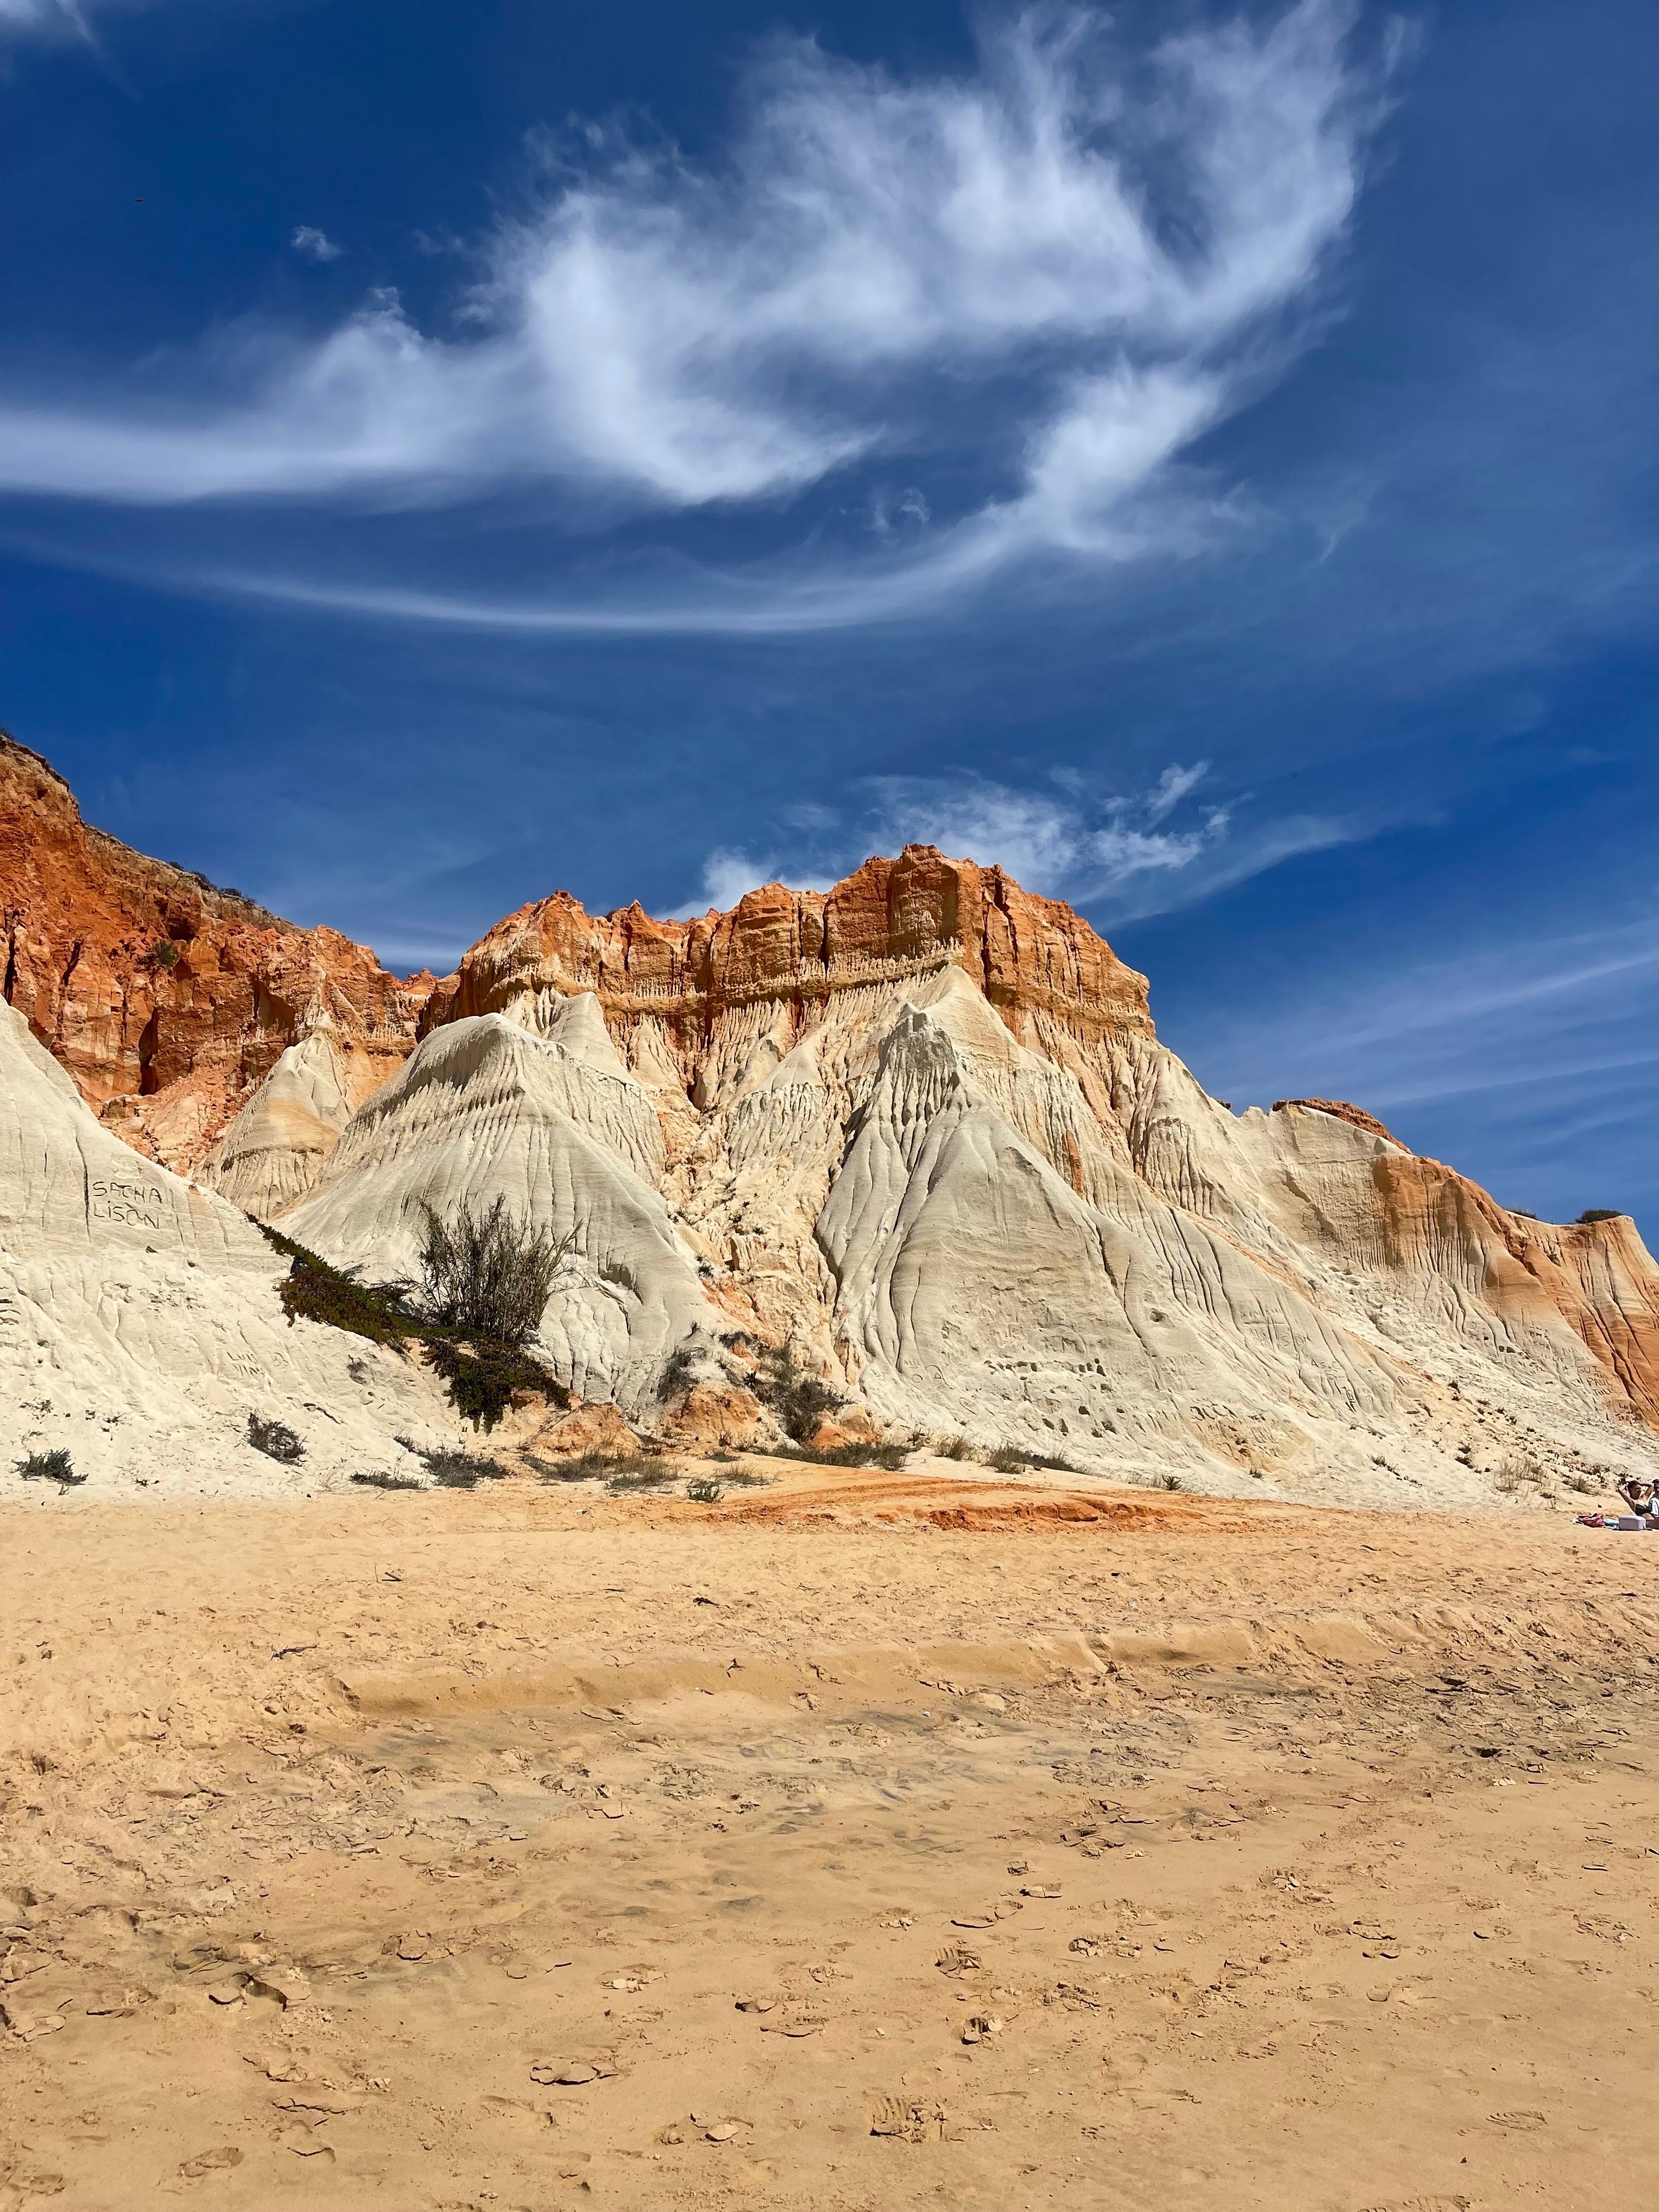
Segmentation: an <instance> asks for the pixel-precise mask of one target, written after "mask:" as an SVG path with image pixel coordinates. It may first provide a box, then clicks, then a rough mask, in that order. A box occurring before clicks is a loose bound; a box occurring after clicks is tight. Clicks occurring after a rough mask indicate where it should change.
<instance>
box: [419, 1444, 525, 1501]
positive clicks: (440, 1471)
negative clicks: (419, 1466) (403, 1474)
mask: <svg viewBox="0 0 1659 2212" xmlns="http://www.w3.org/2000/svg"><path fill="white" fill-rule="evenodd" d="M421 1457H422V1459H423V1460H424V1461H425V1462H426V1471H427V1473H428V1474H429V1475H430V1476H431V1477H432V1480H434V1481H435V1483H437V1484H438V1486H440V1488H441V1489H444V1490H476V1489H477V1486H478V1485H479V1484H480V1483H481V1482H499V1481H500V1480H501V1478H502V1477H503V1475H506V1474H510V1473H511V1472H512V1470H511V1468H505V1467H503V1466H502V1465H501V1462H500V1460H498V1459H486V1458H485V1457H484V1456H483V1454H482V1453H481V1452H468V1451H454V1450H452V1449H450V1447H449V1446H448V1445H447V1444H446V1445H442V1446H441V1447H440V1448H439V1449H437V1450H435V1451H423V1452H422V1454H421Z"/></svg>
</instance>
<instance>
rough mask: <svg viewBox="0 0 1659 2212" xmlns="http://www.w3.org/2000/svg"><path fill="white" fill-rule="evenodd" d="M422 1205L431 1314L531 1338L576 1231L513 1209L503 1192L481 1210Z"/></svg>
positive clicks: (486, 1333)
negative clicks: (544, 1225)
mask: <svg viewBox="0 0 1659 2212" xmlns="http://www.w3.org/2000/svg"><path fill="white" fill-rule="evenodd" d="M424 1211H425V1214H426V1236H425V1240H424V1242H423V1243H422V1246H421V1257H420V1268H421V1280H420V1302H421V1306H422V1311H423V1312H424V1314H425V1315H426V1316H427V1318H428V1320H431V1321H435V1322H439V1323H440V1324H441V1326H442V1327H443V1328H454V1329H461V1330H464V1331H465V1332H466V1333H467V1334H471V1335H476V1336H483V1337H491V1338H493V1339H494V1340H495V1342H496V1343H497V1344H503V1345H513V1346H523V1345H526V1344H527V1343H528V1342H529V1341H530V1340H531V1338H532V1336H534V1334H536V1331H537V1330H538V1328H540V1326H541V1320H542V1314H543V1312H544V1310H545V1308H546V1305H547V1301H548V1298H549V1297H550V1295H551V1293H552V1289H553V1278H554V1277H555V1275H556V1274H557V1273H558V1271H559V1268H560V1266H561V1264H562V1261H563V1260H564V1258H565V1255H567V1254H568V1251H569V1250H570V1248H571V1246H572V1245H573V1244H574V1243H575V1241H576V1232H575V1231H574V1229H573V1230H572V1231H570V1232H569V1234H568V1236H565V1237H553V1236H552V1235H550V1232H549V1231H546V1230H545V1229H538V1228H536V1227H535V1226H534V1225H532V1223H530V1222H528V1221H520V1219H519V1218H517V1217H516V1216H515V1215H513V1214H511V1213H509V1212H507V1200H506V1199H505V1198H497V1199H496V1200H495V1204H494V1205H493V1206H486V1207H483V1208H481V1209H479V1210H477V1211H475V1210H474V1209H473V1208H472V1207H471V1206H466V1205H462V1206H458V1207H457V1208H456V1209H455V1211H454V1212H453V1213H452V1214H450V1215H449V1216H448V1217H447V1218H444V1217H443V1216H441V1215H440V1214H439V1213H438V1212H436V1211H435V1208H434V1207H432V1206H427V1207H426V1208H425V1209H424Z"/></svg>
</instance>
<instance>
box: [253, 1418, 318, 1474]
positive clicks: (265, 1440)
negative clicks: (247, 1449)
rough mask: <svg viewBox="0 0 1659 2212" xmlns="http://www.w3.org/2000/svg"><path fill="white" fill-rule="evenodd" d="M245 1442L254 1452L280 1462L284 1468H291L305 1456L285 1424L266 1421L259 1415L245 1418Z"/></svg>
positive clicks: (291, 1431)
mask: <svg viewBox="0 0 1659 2212" xmlns="http://www.w3.org/2000/svg"><path fill="white" fill-rule="evenodd" d="M247 1440H248V1442H249V1443H251V1444H252V1447H253V1449H254V1450H255V1451H257V1452H263V1453H264V1455H265V1457H266V1458H267V1459H276V1460H281V1461H282V1462H283V1466H284V1467H293V1466H294V1465H295V1464H296V1462H299V1461H300V1460H302V1459H303V1458H304V1457H305V1455H306V1448H305V1446H304V1445H303V1444H302V1443H301V1441H300V1439H299V1437H296V1436H295V1433H294V1431H293V1430H292V1429H290V1428H289V1426H288V1425H287V1424H286V1423H285V1422H283V1421H268V1420H266V1419H264V1416H263V1415H262V1414H259V1413H250V1414H249V1415H248V1417H247Z"/></svg>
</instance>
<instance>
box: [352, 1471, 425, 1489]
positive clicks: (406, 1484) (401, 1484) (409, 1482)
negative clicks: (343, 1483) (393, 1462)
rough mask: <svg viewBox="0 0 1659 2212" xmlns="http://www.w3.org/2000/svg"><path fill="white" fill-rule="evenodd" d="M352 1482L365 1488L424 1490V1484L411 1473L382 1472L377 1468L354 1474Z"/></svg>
mask: <svg viewBox="0 0 1659 2212" xmlns="http://www.w3.org/2000/svg"><path fill="white" fill-rule="evenodd" d="M351 1480H353V1481H354V1482H361V1483H362V1486H363V1487H364V1488H365V1489H366V1490H424V1489H425V1488H426V1485H425V1484H424V1483H423V1482H417V1481H416V1479H415V1477H414V1476H413V1475H412V1474H381V1473H380V1470H379V1469H378V1468H376V1469H374V1470H372V1471H371V1472H369V1473H368V1474H354V1475H353V1476H352V1478H351Z"/></svg>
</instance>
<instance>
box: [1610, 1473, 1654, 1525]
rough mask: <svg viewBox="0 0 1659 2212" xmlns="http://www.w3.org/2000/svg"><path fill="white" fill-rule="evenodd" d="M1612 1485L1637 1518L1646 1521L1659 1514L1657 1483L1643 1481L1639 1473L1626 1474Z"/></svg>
mask: <svg viewBox="0 0 1659 2212" xmlns="http://www.w3.org/2000/svg"><path fill="white" fill-rule="evenodd" d="M1613 1487H1614V1488H1615V1489H1616V1490H1617V1491H1618V1492H1619V1495H1620V1497H1621V1498H1623V1499H1624V1501H1625V1503H1626V1505H1627V1506H1628V1507H1629V1508H1630V1510H1631V1511H1632V1513H1633V1514H1635V1516H1637V1518H1638V1520H1639V1521H1646V1520H1649V1519H1650V1518H1652V1517H1653V1516H1656V1515H1659V1485H1656V1484H1654V1483H1651V1482H1644V1481H1643V1480H1642V1478H1641V1476H1640V1475H1639V1474H1627V1475H1626V1477H1625V1479H1624V1480H1623V1481H1622V1482H1620V1483H1615V1485H1614V1486H1613Z"/></svg>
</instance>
